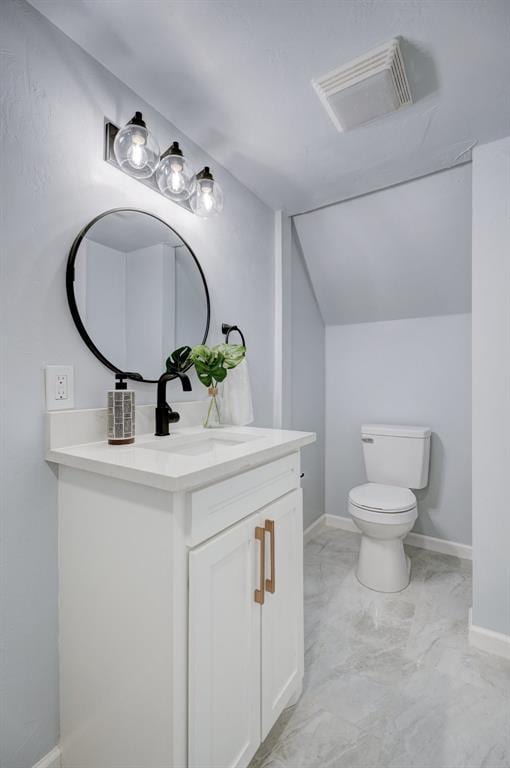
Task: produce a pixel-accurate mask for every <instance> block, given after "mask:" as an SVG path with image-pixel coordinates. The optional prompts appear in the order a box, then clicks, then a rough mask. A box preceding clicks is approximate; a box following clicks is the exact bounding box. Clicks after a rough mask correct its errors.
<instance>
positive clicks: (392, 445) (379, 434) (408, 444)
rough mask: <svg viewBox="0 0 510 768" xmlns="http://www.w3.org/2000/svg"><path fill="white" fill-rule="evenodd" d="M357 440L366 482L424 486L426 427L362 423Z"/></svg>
mask: <svg viewBox="0 0 510 768" xmlns="http://www.w3.org/2000/svg"><path fill="white" fill-rule="evenodd" d="M361 440H362V444H363V457H364V459H365V469H366V471H367V478H368V481H369V482H370V483H382V484H383V485H398V486H400V487H402V488H415V489H418V488H425V486H426V485H427V483H428V479H429V457H430V429H429V428H428V427H404V426H392V425H389V424H364V425H363V426H362V427H361Z"/></svg>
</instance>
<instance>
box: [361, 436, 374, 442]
mask: <svg viewBox="0 0 510 768" xmlns="http://www.w3.org/2000/svg"><path fill="white" fill-rule="evenodd" d="M361 442H362V443H373V442H374V438H373V437H362V438H361Z"/></svg>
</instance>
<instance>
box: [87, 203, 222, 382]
mask: <svg viewBox="0 0 510 768" xmlns="http://www.w3.org/2000/svg"><path fill="white" fill-rule="evenodd" d="M74 297H75V302H76V306H77V309H78V313H79V315H80V319H81V321H82V323H83V325H84V327H85V330H86V332H87V334H88V336H89V337H90V339H91V340H92V342H93V344H94V345H95V346H96V347H97V349H98V350H99V352H100V353H101V354H102V355H103V356H104V357H105V358H107V360H108V361H110V362H111V364H112V365H113V366H115V367H116V368H118V369H120V370H122V371H131V372H135V373H139V374H141V375H142V376H143V378H144V379H146V380H151V381H153V380H156V379H157V378H158V377H159V376H160V374H161V373H162V371H163V370H164V369H165V365H166V359H167V357H168V356H169V355H170V353H171V352H172V351H173V350H174V349H176V348H177V347H180V346H184V345H189V346H194V345H195V344H200V343H202V342H203V341H205V337H206V332H207V324H208V314H209V305H208V296H207V288H206V284H205V279H204V278H203V275H202V272H201V269H200V266H199V264H198V262H197V260H196V258H195V256H194V254H193V253H192V251H191V249H190V248H189V246H188V245H187V244H186V243H185V242H184V240H183V239H182V238H181V237H180V236H179V235H178V234H177V233H176V232H175V231H174V230H173V229H171V228H170V227H169V226H168V225H167V224H165V223H164V222H162V221H161V220H160V219H157V218H155V217H154V216H152V215H150V214H147V213H144V212H143V211H131V210H120V211H113V212H109V213H107V214H106V215H104V216H103V217H102V218H100V219H98V220H97V221H96V222H95V223H93V224H92V226H90V227H89V229H88V230H87V231H86V234H85V236H84V237H83V238H82V239H81V242H80V244H79V247H78V249H77V252H76V259H75V264H74Z"/></svg>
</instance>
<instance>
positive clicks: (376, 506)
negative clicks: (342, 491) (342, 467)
mask: <svg viewBox="0 0 510 768" xmlns="http://www.w3.org/2000/svg"><path fill="white" fill-rule="evenodd" d="M349 506H350V512H351V514H352V515H353V516H354V517H357V518H358V519H360V520H365V521H366V522H367V523H379V524H383V525H392V524H393V525H401V524H403V523H404V524H405V523H408V522H409V523H410V522H413V521H414V520H416V517H417V515H418V512H417V509H416V506H417V505H416V496H415V495H414V493H413V492H412V491H410V490H409V488H400V487H398V486H395V485H382V484H380V483H365V484H364V485H358V486H357V487H356V488H353V489H352V490H351V491H350V493H349Z"/></svg>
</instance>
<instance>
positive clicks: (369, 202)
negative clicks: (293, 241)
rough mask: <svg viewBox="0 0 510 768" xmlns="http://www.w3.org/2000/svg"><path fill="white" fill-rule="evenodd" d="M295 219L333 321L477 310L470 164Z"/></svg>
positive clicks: (322, 304) (316, 285)
mask: <svg viewBox="0 0 510 768" xmlns="http://www.w3.org/2000/svg"><path fill="white" fill-rule="evenodd" d="M295 222H296V228H297V231H298V234H299V238H300V241H301V245H302V247H303V252H304V255H305V260H306V262H307V264H308V269H309V270H310V276H311V278H312V283H313V286H314V289H315V293H316V296H317V299H318V301H319V306H320V308H321V312H322V316H323V317H324V321H325V323H326V324H327V325H342V324H343V323H368V322H378V321H380V320H401V319H403V318H406V317H433V316H438V315H454V314H462V313H463V312H470V311H471V165H469V164H466V165H462V166H458V167H457V168H453V169H451V170H448V171H442V172H441V173H435V174H431V175H430V176H425V177H423V178H421V179H415V180H413V181H408V182H406V183H405V184H399V185H398V186H396V187H390V188H388V189H383V190H381V191H379V192H373V193H372V194H370V195H364V196H363V197H358V198H355V199H354V200H347V201H346V202H344V203H340V204H339V205H332V206H329V207H327V208H322V209H320V210H318V211H314V212H312V213H308V214H306V215H303V216H298V217H296V219H295Z"/></svg>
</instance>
